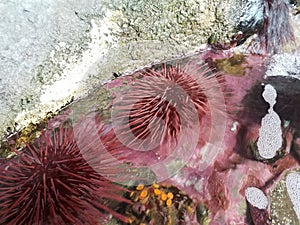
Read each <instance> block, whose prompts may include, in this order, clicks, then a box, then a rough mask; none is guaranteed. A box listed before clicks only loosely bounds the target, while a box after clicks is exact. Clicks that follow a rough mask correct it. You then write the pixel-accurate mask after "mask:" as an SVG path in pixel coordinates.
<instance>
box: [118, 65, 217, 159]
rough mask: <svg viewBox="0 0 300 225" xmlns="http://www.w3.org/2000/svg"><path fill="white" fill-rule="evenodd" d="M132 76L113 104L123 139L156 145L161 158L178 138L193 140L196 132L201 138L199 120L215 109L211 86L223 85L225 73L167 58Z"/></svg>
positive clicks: (141, 146) (143, 146) (133, 144)
mask: <svg viewBox="0 0 300 225" xmlns="http://www.w3.org/2000/svg"><path fill="white" fill-rule="evenodd" d="M133 77H134V78H133V79H132V81H130V82H129V84H128V88H127V89H126V90H125V91H124V90H123V91H121V92H120V95H118V96H117V98H116V100H115V102H114V105H113V120H112V121H113V124H114V130H115V132H116V136H117V137H118V139H119V140H120V141H121V142H122V143H123V144H124V145H125V146H128V147H130V148H131V149H135V150H139V151H149V150H155V151H156V154H157V155H158V157H159V158H165V157H167V156H168V155H169V154H170V153H171V151H173V150H174V149H175V148H176V147H177V146H178V144H179V143H190V142H191V140H192V135H194V134H195V136H194V137H196V138H194V139H196V140H194V142H196V143H197V141H198V138H199V136H197V134H198V133H199V127H200V126H199V123H200V121H201V119H202V117H203V116H204V115H206V114H208V113H209V112H210V105H209V99H208V98H209V97H211V96H208V95H207V93H208V92H207V90H209V89H213V88H215V87H216V86H218V85H220V83H221V82H220V81H221V79H220V78H221V76H220V74H219V73H214V72H213V71H212V70H211V69H210V68H209V67H208V66H207V65H205V64H198V63H195V62H193V63H188V64H186V65H185V66H184V67H180V66H179V65H178V64H176V65H166V64H163V65H162V66H161V67H160V68H158V69H146V70H142V71H140V72H137V73H135V74H134V75H133ZM192 142H193V141H192Z"/></svg>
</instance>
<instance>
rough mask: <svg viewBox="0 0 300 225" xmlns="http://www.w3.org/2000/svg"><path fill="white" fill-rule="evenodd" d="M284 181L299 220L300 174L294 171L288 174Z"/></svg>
mask: <svg viewBox="0 0 300 225" xmlns="http://www.w3.org/2000/svg"><path fill="white" fill-rule="evenodd" d="M285 182H286V189H287V192H288V194H289V197H290V199H291V202H292V203H293V208H294V211H295V213H296V215H297V217H298V219H299V220H300V174H299V173H296V172H293V173H290V174H288V175H287V177H286V181H285Z"/></svg>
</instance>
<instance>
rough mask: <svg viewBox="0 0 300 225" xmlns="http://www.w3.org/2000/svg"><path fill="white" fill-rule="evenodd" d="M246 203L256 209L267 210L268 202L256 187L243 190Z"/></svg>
mask: <svg viewBox="0 0 300 225" xmlns="http://www.w3.org/2000/svg"><path fill="white" fill-rule="evenodd" d="M245 196H246V199H247V201H248V202H249V203H250V204H251V205H252V206H254V207H256V208H258V209H267V207H268V204H269V201H268V198H267V196H266V195H265V194H264V192H263V191H262V190H260V189H258V188H257V187H248V188H247V189H246V190H245Z"/></svg>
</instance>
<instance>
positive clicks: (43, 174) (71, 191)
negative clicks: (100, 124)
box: [0, 126, 128, 225]
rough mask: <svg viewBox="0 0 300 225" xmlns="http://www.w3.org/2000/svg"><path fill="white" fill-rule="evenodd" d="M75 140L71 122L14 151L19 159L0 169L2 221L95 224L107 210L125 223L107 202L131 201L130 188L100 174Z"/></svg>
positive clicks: (20, 224)
mask: <svg viewBox="0 0 300 225" xmlns="http://www.w3.org/2000/svg"><path fill="white" fill-rule="evenodd" d="M75 139H76V138H75V135H74V130H73V128H72V127H71V126H69V127H60V128H56V129H54V130H46V131H44V132H43V133H42V135H41V136H40V138H38V139H37V140H36V141H35V142H34V143H33V144H28V145H27V146H26V148H25V149H24V150H22V151H20V152H18V151H16V150H14V151H15V152H16V153H17V154H18V155H17V157H15V158H13V159H11V160H9V161H8V162H7V163H5V164H3V165H1V167H0V224H10V225H16V224H17V225H23V224H29V225H32V224H34V225H54V224H55V225H58V224H60V225H67V224H76V225H81V224H91V225H94V224H101V223H102V221H103V219H104V218H105V214H106V213H110V214H112V215H114V216H116V217H117V218H118V219H120V220H122V221H125V222H126V217H124V216H122V215H120V214H118V213H117V212H115V211H114V210H113V209H111V207H110V205H108V200H111V201H116V202H126V200H125V199H124V198H123V197H122V192H123V191H125V188H123V187H121V186H118V185H117V184H115V183H112V182H110V181H109V180H107V179H106V178H104V177H103V176H101V175H99V174H98V173H97V172H95V170H94V169H93V168H92V167H91V166H90V165H89V164H88V163H87V162H86V160H85V158H84V157H83V156H82V154H81V151H82V150H84V149H79V147H78V145H77V144H76V140H75ZM87 148H88V147H87ZM127 202H128V200H127Z"/></svg>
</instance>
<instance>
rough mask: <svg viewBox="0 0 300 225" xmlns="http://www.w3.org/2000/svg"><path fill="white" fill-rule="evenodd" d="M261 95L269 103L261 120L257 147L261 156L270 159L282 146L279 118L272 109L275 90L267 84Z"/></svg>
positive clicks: (275, 94)
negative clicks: (266, 111)
mask: <svg viewBox="0 0 300 225" xmlns="http://www.w3.org/2000/svg"><path fill="white" fill-rule="evenodd" d="M262 96H263V98H264V100H265V101H266V102H268V103H269V105H270V108H269V110H268V113H267V114H266V115H265V116H264V117H263V118H262V121H261V127H260V129H259V137H258V141H257V148H258V152H259V154H260V156H261V157H263V158H265V159H271V158H273V157H274V156H275V155H276V152H277V151H278V150H279V149H280V148H281V146H282V130H281V120H280V118H279V116H278V114H277V113H276V112H275V111H274V109H273V107H274V105H275V104H276V97H277V92H276V90H275V88H274V87H273V86H272V85H270V84H267V85H266V86H265V90H264V92H263V94H262Z"/></svg>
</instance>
